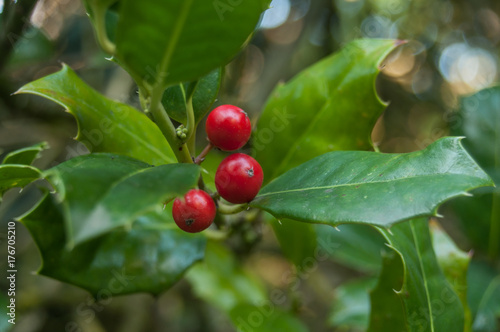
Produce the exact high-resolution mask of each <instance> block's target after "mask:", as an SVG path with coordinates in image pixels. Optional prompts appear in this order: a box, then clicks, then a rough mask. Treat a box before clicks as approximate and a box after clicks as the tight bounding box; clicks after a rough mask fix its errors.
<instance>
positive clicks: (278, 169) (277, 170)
mask: <svg viewBox="0 0 500 332" xmlns="http://www.w3.org/2000/svg"><path fill="white" fill-rule="evenodd" d="M355 62H356V61H351V62H350V63H349V66H348V68H347V69H346V70H345V71H343V75H341V76H340V83H339V84H337V87H336V88H335V89H334V90H333V91H334V92H335V93H338V91H339V86H341V85H342V83H343V82H344V81H345V78H346V77H347V76H349V70H350V69H351V68H352V67H354V64H355ZM327 92H328V91H327ZM332 98H333V97H332V96H331V95H330V96H329V97H327V98H326V100H325V103H324V105H323V107H322V108H321V110H320V111H319V112H318V113H317V114H316V116H314V117H313V119H312V120H311V121H310V122H309V123H308V124H307V126H306V127H305V129H304V131H303V132H302V134H301V135H300V137H299V139H297V140H296V141H295V142H294V143H293V144H292V146H291V147H290V148H289V149H288V152H287V154H286V156H285V158H283V160H282V161H281V163H280V164H279V166H278V167H276V168H275V171H274V172H273V175H272V177H271V179H274V178H275V177H276V176H278V175H279V174H280V172H281V171H282V169H283V168H284V167H285V166H286V165H287V164H288V163H289V161H290V158H292V156H293V155H294V153H295V151H296V148H297V146H298V145H299V143H301V142H302V140H303V138H304V136H306V135H307V134H308V133H309V130H310V129H311V128H312V126H313V125H314V124H316V123H317V122H318V121H319V120H318V119H319V118H321V115H323V113H325V112H326V111H325V110H326V109H327V107H326V106H328V105H329V103H330V101H331V100H332Z"/></svg>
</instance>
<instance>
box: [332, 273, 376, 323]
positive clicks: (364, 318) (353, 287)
mask: <svg viewBox="0 0 500 332" xmlns="http://www.w3.org/2000/svg"><path fill="white" fill-rule="evenodd" d="M375 283H376V280H375V279H360V280H355V281H350V282H348V283H346V284H343V285H341V286H340V287H338V288H336V289H335V300H334V302H333V306H332V311H331V313H330V317H329V319H328V323H329V324H330V326H333V327H335V328H336V331H350V332H358V331H359V332H362V331H366V330H367V328H368V323H369V318H370V295H369V293H370V291H371V290H372V289H373V288H374V286H375Z"/></svg>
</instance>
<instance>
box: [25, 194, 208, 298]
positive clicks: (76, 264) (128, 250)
mask: <svg viewBox="0 0 500 332" xmlns="http://www.w3.org/2000/svg"><path fill="white" fill-rule="evenodd" d="M64 209H65V208H64V207H63V206H61V205H58V204H56V202H55V198H54V197H53V196H52V195H45V197H44V198H43V199H42V200H41V201H40V202H39V203H38V205H37V206H36V207H34V208H33V209H32V210H31V211H29V212H28V213H26V214H25V215H24V216H22V217H20V221H21V222H22V223H23V224H24V225H25V226H26V228H27V229H28V230H29V232H30V233H31V235H32V237H33V239H34V241H35V243H36V244H37V247H38V249H39V251H40V255H41V256H42V266H41V267H40V270H39V271H38V273H39V274H41V275H44V276H47V277H51V278H54V279H57V280H60V281H63V282H66V283H70V284H73V285H75V286H78V287H81V288H83V289H86V290H88V291H89V292H90V293H92V294H93V295H94V296H95V298H96V299H97V300H100V299H109V298H110V297H111V296H115V295H121V294H129V293H136V292H149V293H152V294H159V293H161V292H163V291H165V290H167V289H168V288H169V287H171V286H172V285H173V284H174V283H175V282H177V280H179V279H180V278H181V277H182V275H183V274H184V272H185V271H186V270H187V269H188V268H189V267H190V266H191V265H192V264H194V263H195V262H197V261H199V260H201V259H202V258H203V253H204V250H205V244H206V239H205V237H204V236H203V235H200V234H188V233H185V232H183V231H181V230H180V229H178V227H177V225H175V223H174V221H173V220H172V217H171V214H170V213H169V212H168V211H162V209H161V207H159V208H157V209H156V210H155V211H151V212H149V213H147V214H145V215H143V216H140V217H137V218H136V219H135V221H134V222H133V223H132V225H131V226H130V227H129V228H120V229H115V230H113V231H111V232H108V233H106V234H105V235H101V236H99V237H97V238H94V239H92V240H89V241H87V242H85V243H83V244H80V245H77V246H75V247H74V248H72V249H71V250H68V248H67V247H66V245H65V243H66V235H65V232H64V228H65V227H66V225H65V221H64V219H65V217H64V212H63V210H64Z"/></svg>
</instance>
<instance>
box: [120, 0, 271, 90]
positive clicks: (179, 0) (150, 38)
mask: <svg viewBox="0 0 500 332" xmlns="http://www.w3.org/2000/svg"><path fill="white" fill-rule="evenodd" d="M269 3H270V1H269V0H254V1H237V2H235V1H232V2H228V1H219V0H216V1H206V0H188V1H185V0H170V1H157V0H144V1H136V0H122V3H121V8H120V19H119V22H118V29H117V36H116V46H117V53H116V57H117V59H118V61H119V62H120V63H121V64H122V65H124V67H125V68H126V69H127V70H128V71H129V72H130V73H131V75H132V76H133V77H134V78H135V79H136V80H138V83H142V82H144V83H148V84H150V85H154V84H157V83H159V84H162V85H163V84H164V85H171V84H176V83H180V82H189V81H192V80H196V79H198V78H199V77H201V76H203V75H206V74H208V73H209V72H210V71H211V70H214V69H215V68H217V67H221V66H223V65H225V64H226V63H227V62H228V61H229V60H231V58H232V57H233V56H234V55H236V54H237V53H238V51H239V50H240V49H241V47H242V46H243V44H244V43H245V41H246V40H247V38H248V37H249V36H250V34H251V33H252V32H253V30H254V29H255V26H256V24H257V21H258V20H259V17H260V14H261V13H262V11H264V10H265V9H267V8H268V5H269ZM161 68H163V70H164V72H163V73H162V72H160V71H161V70H162V69H161Z"/></svg>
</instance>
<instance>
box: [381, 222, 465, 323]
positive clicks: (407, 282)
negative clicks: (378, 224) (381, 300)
mask: <svg viewBox="0 0 500 332" xmlns="http://www.w3.org/2000/svg"><path fill="white" fill-rule="evenodd" d="M381 232H382V233H383V234H384V236H385V237H386V239H387V241H388V243H389V246H390V247H391V248H392V249H394V251H396V252H397V253H398V254H399V255H400V256H401V259H402V261H403V265H404V269H403V271H402V272H403V273H404V274H403V276H404V282H403V287H402V288H401V289H396V291H397V294H398V296H399V301H400V303H403V307H404V312H405V317H406V324H407V325H408V327H409V331H457V332H458V331H463V330H464V327H465V320H464V307H463V305H462V303H461V301H460V298H459V296H458V295H457V294H456V293H455V291H454V289H453V287H452V286H451V285H450V284H449V283H448V281H447V280H446V277H445V275H444V273H443V271H442V270H441V268H440V266H439V264H438V261H437V258H436V255H435V253H434V249H433V247H432V239H431V236H430V232H429V225H428V221H427V220H426V219H424V218H421V219H415V220H410V221H408V222H404V223H399V224H397V225H394V226H393V227H392V228H391V229H390V232H389V231H388V230H381ZM399 275H401V274H399ZM372 308H375V307H374V306H372ZM376 310H379V309H376ZM396 320H397V321H399V319H396ZM385 326H392V322H391V321H389V320H386V322H385Z"/></svg>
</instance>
